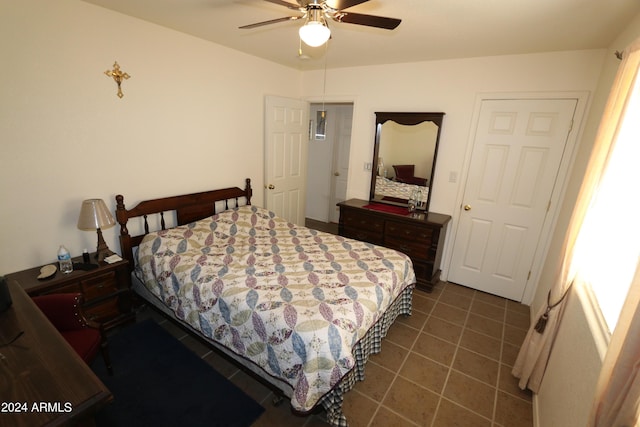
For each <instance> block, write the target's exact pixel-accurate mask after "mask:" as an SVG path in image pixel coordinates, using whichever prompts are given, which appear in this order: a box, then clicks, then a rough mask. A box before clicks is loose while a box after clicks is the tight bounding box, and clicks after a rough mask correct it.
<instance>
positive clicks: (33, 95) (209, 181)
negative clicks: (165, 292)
mask: <svg viewBox="0 0 640 427" xmlns="http://www.w3.org/2000/svg"><path fill="white" fill-rule="evenodd" d="M2 3H3V4H2V12H1V13H0V34H1V37H0V52H1V53H2V56H1V57H2V72H1V76H2V78H1V79H0V158H1V159H2V168H0V194H2V202H1V203H2V208H1V209H0V224H1V225H0V242H2V244H1V245H0V274H6V273H10V272H12V271H17V270H21V269H24V268H26V267H30V266H34V265H39V264H43V263H47V262H51V261H52V260H54V259H55V256H56V252H57V250H58V245H60V244H65V245H66V246H67V247H68V248H69V250H70V251H71V252H72V254H73V255H79V254H80V253H81V252H82V250H83V248H85V247H86V248H89V249H92V248H95V244H96V234H95V232H93V233H92V232H85V231H80V230H78V229H77V228H76V222H77V215H78V213H79V209H80V204H81V201H82V200H83V199H86V198H92V197H97V198H103V199H104V200H105V201H106V202H107V204H108V206H109V207H110V208H113V209H115V200H114V197H115V195H116V194H118V193H122V194H124V195H125V202H127V204H128V206H130V207H132V206H133V205H134V204H135V203H136V202H137V201H140V200H142V199H146V198H150V197H159V196H166V195H174V194H180V193H185V192H191V191H202V190H207V189H212V188H222V187H226V186H241V185H243V184H244V179H245V178H246V177H250V178H252V179H253V182H254V189H256V191H255V193H254V194H255V201H256V203H258V204H261V203H262V191H261V188H262V187H263V184H262V182H263V167H262V150H263V144H262V140H263V114H264V113H263V105H264V97H265V95H266V94H277V95H281V96H289V97H295V98H298V97H300V96H301V92H300V80H301V76H300V73H299V72H298V71H296V70H293V69H289V68H286V67H282V66H279V65H276V64H273V63H270V62H267V61H264V60H261V59H258V58H255V57H252V56H248V55H245V54H242V53H239V52H237V51H233V50H230V49H227V48H224V47H222V46H218V45H215V44H212V43H209V42H205V41H202V40H200V39H197V38H194V37H191V36H187V35H184V34H182V33H178V32H175V31H172V30H168V29H165V28H162V27H159V26H156V25H153V24H149V23H146V22H144V21H140V20H137V19H134V18H130V17H126V16H124V15H120V14H117V13H113V12H111V11H109V10H106V9H103V8H100V7H97V6H94V5H90V4H87V3H84V2H81V1H78V0H55V1H50V0H20V1H4V2H2ZM115 60H117V61H118V62H119V64H120V65H121V67H122V70H124V71H126V72H128V73H129V74H130V75H131V78H130V79H129V80H126V81H125V82H124V83H123V91H124V98H123V99H119V98H118V97H116V84H115V83H114V81H113V80H112V79H110V78H108V77H107V76H105V75H104V74H103V73H104V71H105V70H107V69H111V67H112V66H113V63H114V61H115ZM117 231H118V230H117V227H113V228H111V229H108V230H105V231H104V234H105V239H106V240H107V243H108V245H109V246H110V248H111V249H113V250H116V251H118V252H119V244H118V242H117V238H116V236H117Z"/></svg>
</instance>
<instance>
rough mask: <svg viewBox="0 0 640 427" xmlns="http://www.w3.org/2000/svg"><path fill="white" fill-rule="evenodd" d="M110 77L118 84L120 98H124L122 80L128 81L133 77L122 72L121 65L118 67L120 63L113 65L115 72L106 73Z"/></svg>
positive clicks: (108, 71)
mask: <svg viewBox="0 0 640 427" xmlns="http://www.w3.org/2000/svg"><path fill="white" fill-rule="evenodd" d="M104 73H105V74H106V75H107V76H108V77H113V80H115V82H116V84H117V85H118V98H122V97H123V96H124V94H123V93H122V88H121V87H120V85H121V84H122V79H125V80H126V79H128V78H129V77H131V76H130V75H129V74H127V73H125V72H123V71H120V65H118V61H116V62H114V63H113V70H107V71H105V72H104Z"/></svg>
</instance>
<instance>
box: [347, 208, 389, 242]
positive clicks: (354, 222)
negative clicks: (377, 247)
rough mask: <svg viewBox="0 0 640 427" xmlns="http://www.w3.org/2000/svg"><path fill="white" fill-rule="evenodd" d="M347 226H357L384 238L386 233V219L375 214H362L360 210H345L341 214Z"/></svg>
mask: <svg viewBox="0 0 640 427" xmlns="http://www.w3.org/2000/svg"><path fill="white" fill-rule="evenodd" d="M340 215H341V218H340V221H342V223H343V225H344V227H345V228H357V229H358V230H364V231H367V232H368V233H371V234H373V235H379V236H380V238H382V233H384V220H383V219H380V218H377V217H375V216H373V215H366V214H362V213H360V212H358V211H352V210H345V211H344V212H343V213H341V214H340Z"/></svg>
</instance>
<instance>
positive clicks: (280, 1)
mask: <svg viewBox="0 0 640 427" xmlns="http://www.w3.org/2000/svg"><path fill="white" fill-rule="evenodd" d="M264 1H268V2H269V3H274V4H279V5H280V6H284V7H288V8H289V9H294V10H300V5H299V4H293V3H289V2H286V1H283V0H264Z"/></svg>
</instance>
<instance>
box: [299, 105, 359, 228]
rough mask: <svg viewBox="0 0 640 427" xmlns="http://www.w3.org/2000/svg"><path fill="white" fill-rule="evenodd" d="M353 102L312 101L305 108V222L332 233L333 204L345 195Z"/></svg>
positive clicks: (335, 216)
mask: <svg viewBox="0 0 640 427" xmlns="http://www.w3.org/2000/svg"><path fill="white" fill-rule="evenodd" d="M352 122H353V103H312V104H310V107H309V149H308V163H307V200H306V224H307V226H309V227H311V228H315V229H318V230H321V231H328V232H331V233H336V234H337V230H338V221H339V219H340V212H339V210H338V207H337V206H336V204H337V203H338V202H341V201H344V200H345V199H346V197H347V180H348V176H349V150H350V147H351V127H352Z"/></svg>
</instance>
